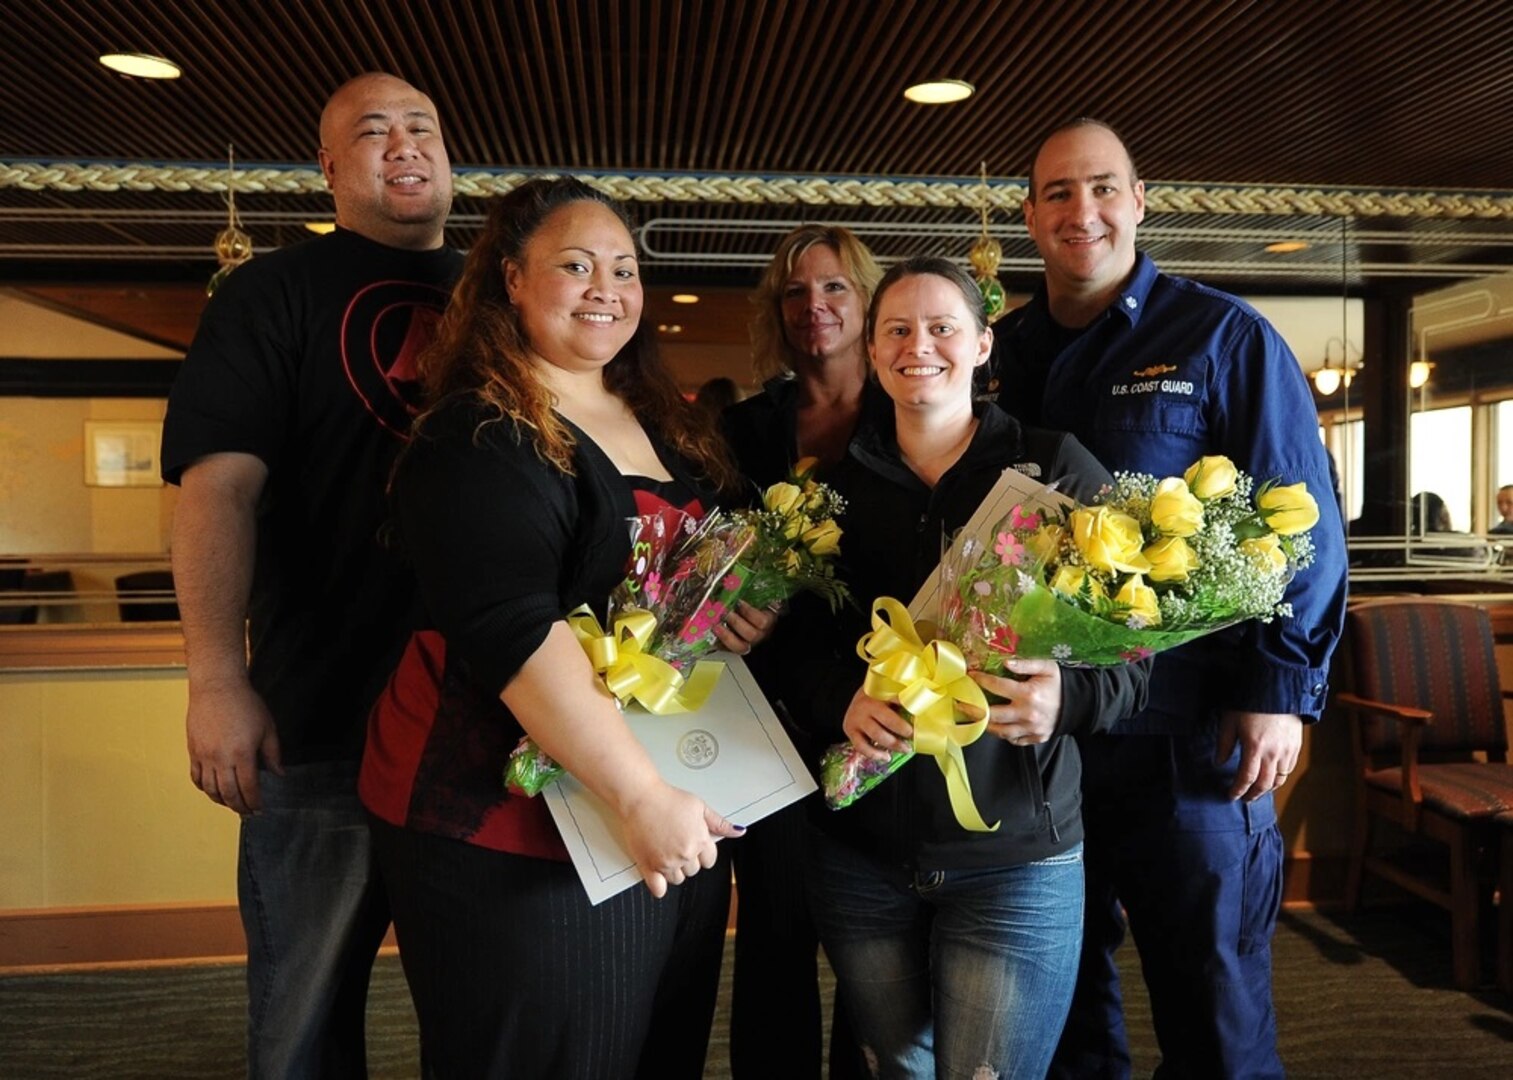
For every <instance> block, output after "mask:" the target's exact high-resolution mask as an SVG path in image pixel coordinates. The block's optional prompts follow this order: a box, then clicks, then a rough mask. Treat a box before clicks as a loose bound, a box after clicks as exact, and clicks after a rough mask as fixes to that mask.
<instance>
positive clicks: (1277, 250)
mask: <svg viewBox="0 0 1513 1080" xmlns="http://www.w3.org/2000/svg"><path fill="white" fill-rule="evenodd" d="M1312 246H1313V245H1311V244H1310V243H1309V242H1308V241H1307V240H1278V241H1277V242H1276V243H1275V244H1267V245H1266V246H1265V247H1264V248H1262V249H1261V250H1262V251H1264V252H1266V253H1267V254H1268V255H1291V254H1292V253H1293V252H1294V251H1307V250H1308V249H1309V248H1310V247H1312Z"/></svg>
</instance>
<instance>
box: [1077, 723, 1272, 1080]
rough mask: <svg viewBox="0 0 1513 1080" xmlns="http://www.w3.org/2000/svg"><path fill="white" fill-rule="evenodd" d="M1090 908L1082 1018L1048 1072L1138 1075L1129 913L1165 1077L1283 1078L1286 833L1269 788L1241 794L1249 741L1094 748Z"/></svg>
mask: <svg viewBox="0 0 1513 1080" xmlns="http://www.w3.org/2000/svg"><path fill="white" fill-rule="evenodd" d="M1082 753H1083V768H1084V771H1083V797H1084V802H1083V809H1082V819H1083V825H1084V827H1085V828H1086V830H1087V839H1086V845H1087V847H1086V852H1085V854H1086V857H1087V882H1088V885H1087V914H1086V919H1087V922H1086V929H1085V933H1084V939H1083V945H1082V948H1083V953H1082V964H1081V972H1080V976H1079V979H1078V983H1077V991H1076V995H1075V997H1074V999H1073V1005H1072V1011H1071V1016H1070V1018H1069V1019H1068V1021H1067V1025H1066V1031H1065V1034H1064V1036H1063V1038H1062V1043H1061V1046H1060V1048H1059V1049H1058V1050H1057V1053H1056V1058H1055V1061H1054V1063H1053V1065H1052V1068H1051V1072H1050V1075H1051V1076H1052V1077H1053V1078H1055V1080H1128V1078H1129V1077H1130V1076H1131V1075H1133V1074H1132V1064H1131V1061H1130V1052H1129V1040H1128V1035H1127V1032H1126V1029H1125V1023H1124V1005H1123V994H1122V989H1121V987H1120V984H1119V968H1118V964H1117V961H1116V956H1115V954H1116V953H1117V951H1118V949H1119V947H1120V945H1121V944H1122V942H1123V941H1124V936H1125V928H1126V922H1127V925H1128V929H1129V931H1130V932H1131V933H1132V934H1133V936H1134V939H1135V944H1136V945H1137V946H1138V948H1139V952H1140V970H1141V973H1142V974H1143V975H1144V977H1145V983H1146V987H1147V988H1148V989H1149V991H1150V1001H1151V1018H1152V1023H1153V1025H1154V1027H1155V1029H1156V1039H1157V1041H1158V1042H1159V1043H1160V1046H1161V1064H1160V1065H1159V1067H1158V1068H1157V1069H1156V1074H1155V1075H1156V1077H1157V1078H1158V1080H1278V1078H1280V1077H1282V1076H1284V1075H1285V1072H1284V1069H1283V1066H1282V1061H1281V1058H1280V1057H1279V1056H1278V1054H1277V1024H1276V1013H1275V1011H1274V1010H1273V1008H1272V1002H1271V939H1272V934H1273V932H1274V931H1275V929H1276V920H1277V911H1278V909H1279V908H1280V906H1281V900H1282V838H1281V834H1280V833H1279V832H1278V831H1277V825H1276V807H1275V803H1274V801H1273V799H1272V797H1271V796H1270V795H1266V796H1263V797H1262V798H1260V799H1257V800H1256V801H1255V802H1253V803H1243V802H1233V801H1231V800H1230V798H1229V795H1228V791H1229V786H1230V784H1231V783H1232V782H1233V780H1234V776H1235V772H1236V770H1237V768H1238V766H1239V760H1240V749H1239V747H1238V746H1237V747H1235V749H1234V751H1233V752H1232V753H1231V754H1230V757H1229V760H1228V761H1226V762H1223V763H1216V762H1215V761H1214V755H1215V740H1214V735H1213V732H1211V731H1203V732H1199V733H1197V734H1193V735H1179V736H1172V735H1129V736H1117V735H1095V736H1092V737H1091V738H1088V739H1086V740H1084V741H1083V743H1082Z"/></svg>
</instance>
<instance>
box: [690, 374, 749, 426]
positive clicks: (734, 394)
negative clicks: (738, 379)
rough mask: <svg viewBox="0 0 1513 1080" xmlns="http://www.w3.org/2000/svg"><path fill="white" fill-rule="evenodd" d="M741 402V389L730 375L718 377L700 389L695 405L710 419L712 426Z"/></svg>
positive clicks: (694, 398)
mask: <svg viewBox="0 0 1513 1080" xmlns="http://www.w3.org/2000/svg"><path fill="white" fill-rule="evenodd" d="M740 400H741V388H740V387H739V386H737V385H736V383H735V380H734V379H732V378H730V377H729V376H728V375H718V376H716V377H715V378H713V379H709V380H708V381H706V382H705V383H704V385H702V386H700V387H699V390H698V393H696V394H694V396H693V403H694V404H695V405H696V406H698V408H699V411H700V412H701V413H703V414H704V415H705V416H706V417H708V419H709V422H710V423H711V424H718V423H719V422H720V415H721V414H722V413H724V411H725V410H726V409H728V408H730V407H731V406H732V405H734V404H735V403H736V402H737V401H740Z"/></svg>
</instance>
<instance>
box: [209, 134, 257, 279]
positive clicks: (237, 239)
mask: <svg viewBox="0 0 1513 1080" xmlns="http://www.w3.org/2000/svg"><path fill="white" fill-rule="evenodd" d="M235 166H236V157H235V151H234V150H233V148H232V147H231V146H230V145H228V146H227V147H226V227H225V228H224V229H222V230H221V231H220V232H219V233H217V234H216V237H215V259H216V262H218V263H220V269H218V270H217V271H216V272H215V273H214V274H212V275H211V276H210V281H209V283H208V284H206V286H205V295H206V296H214V295H215V290H216V289H218V288H220V287H221V283H222V282H223V281H225V280H226V278H227V276H228V275H229V274H230V273H231V271H233V270H235V269H236V268H237V267H238V266H241V265H242V263H244V262H246V261H247V260H248V259H250V258H252V237H251V236H249V235H247V230H246V229H243V228H242V219H241V216H240V215H238V214H237V212H236V189H235V187H234V186H233V181H234V179H235V175H236V171H235Z"/></svg>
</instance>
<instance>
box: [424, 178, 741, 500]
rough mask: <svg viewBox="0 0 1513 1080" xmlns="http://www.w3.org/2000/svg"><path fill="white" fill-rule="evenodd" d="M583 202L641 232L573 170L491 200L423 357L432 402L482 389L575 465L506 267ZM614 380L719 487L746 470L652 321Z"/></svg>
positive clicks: (561, 463) (613, 364)
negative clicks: (686, 390)
mask: <svg viewBox="0 0 1513 1080" xmlns="http://www.w3.org/2000/svg"><path fill="white" fill-rule="evenodd" d="M575 202H596V203H599V204H600V205H601V206H605V207H608V208H609V210H610V211H611V212H612V213H614V215H615V216H616V217H617V218H619V219H620V222H621V224H623V225H624V226H625V229H626V231H627V232H630V233H632V235H634V231H633V229H632V227H631V224H630V221H629V220H628V219H627V217H626V215H625V211H624V209H623V208H622V207H621V205H620V204H619V203H618V202H616V201H615V200H614V199H611V198H610V197H609V196H607V195H605V194H603V193H602V192H600V191H597V190H596V189H594V188H592V187H589V186H588V185H587V184H585V183H583V182H582V181H580V180H574V179H572V178H571V177H564V178H562V179H558V180H532V181H530V182H529V183H526V184H523V185H521V186H520V187H518V188H516V189H515V190H514V191H512V192H510V193H509V194H508V195H506V196H504V197H503V198H501V199H499V200H497V201H496V202H495V203H494V205H493V206H492V207H491V208H490V210H489V216H488V220H487V222H486V223H485V224H484V228H483V234H482V235H481V236H479V238H478V241H477V243H475V244H474V245H473V248H472V250H471V251H469V252H468V257H467V262H466V263H465V264H464V266H463V270H462V277H461V278H459V279H458V281H457V285H456V287H455V288H454V289H453V290H452V298H451V301H450V303H448V305H447V310H446V314H445V315H443V316H442V319H441V324H440V325H439V327H438V328H437V332H436V338H435V340H434V341H433V342H432V343H431V345H430V347H429V348H427V349H426V350H425V352H424V353H422V354H421V357H420V360H419V369H420V377H421V381H422V382H423V384H424V386H425V391H426V400H427V403H428V404H429V405H430V406H432V407H434V406H435V405H436V404H437V403H438V402H440V401H442V400H443V399H444V398H448V397H451V396H453V395H455V394H469V395H472V396H473V397H475V398H476V399H477V400H478V401H479V402H481V403H482V404H483V405H485V406H486V407H488V408H489V409H491V410H492V411H493V412H495V413H496V414H497V421H490V422H498V421H504V420H506V419H508V420H510V421H512V422H514V423H515V424H516V425H517V426H518V427H519V428H520V430H521V431H522V433H528V434H529V437H530V439H531V440H532V442H533V443H534V444H535V448H536V452H537V453H538V454H540V455H541V457H542V459H543V460H545V461H548V462H550V463H551V464H552V465H554V466H556V467H557V468H558V469H560V470H562V471H563V472H565V473H569V474H571V473H572V472H573V463H572V453H573V446H574V443H575V441H576V440H575V439H574V436H573V433H572V431H571V429H569V428H568V426H567V425H566V424H565V423H563V422H562V419H561V418H560V417H559V416H558V415H557V414H556V412H554V411H553V404H554V402H553V397H552V393H551V391H550V390H548V389H547V387H546V386H545V384H544V383H543V382H542V381H541V379H540V378H539V376H538V375H537V374H536V367H535V363H534V362H533V361H532V359H531V357H532V350H531V346H530V342H528V341H527V340H526V338H525V336H524V334H523V333H522V331H521V327H520V318H519V312H518V311H517V310H516V308H515V307H514V305H513V304H511V303H510V299H509V295H508V294H507V293H506V291H505V283H504V269H503V267H504V263H505V260H507V259H508V260H511V261H514V262H517V263H518V262H520V261H522V259H523V256H524V252H525V247H526V244H527V243H529V242H530V239H531V237H532V236H534V235H535V233H536V231H537V230H538V229H539V228H541V225H542V223H543V222H545V221H546V219H547V218H548V217H550V216H551V215H552V214H553V213H554V212H556V211H557V210H559V209H561V208H562V207H564V206H568V205H570V204H572V203H575ZM604 385H605V387H606V388H607V389H608V390H609V391H610V392H611V393H613V394H615V396H617V397H619V398H620V399H621V400H622V401H624V402H625V403H626V405H628V406H629V407H630V409H631V411H632V412H633V413H635V416H636V419H637V420H639V421H640V422H641V425H642V426H643V427H645V428H646V429H647V430H648V431H652V432H655V433H656V434H657V435H658V436H659V437H660V438H661V439H662V440H663V441H664V442H666V443H667V445H668V446H670V447H671V448H672V449H673V450H676V451H677V452H678V453H679V454H681V455H682V456H683V457H685V458H687V459H688V460H690V461H691V462H693V463H694V464H696V465H697V466H698V467H699V468H700V470H701V471H702V472H703V473H704V475H705V476H706V477H707V478H708V479H709V480H710V481H712V482H713V483H714V484H715V485H716V486H718V487H720V488H722V489H730V488H732V487H733V486H734V484H735V482H736V472H735V469H734V467H733V466H732V465H731V464H730V457H729V452H728V450H727V448H726V446H725V443H724V440H723V439H722V438H721V436H720V435H719V433H718V432H717V431H714V430H712V429H711V426H710V425H709V424H707V423H706V422H704V420H703V419H702V418H701V417H700V415H699V414H698V412H697V411H696V410H695V408H694V407H693V405H692V404H691V403H690V402H689V401H687V400H686V399H685V398H684V397H683V394H682V392H681V391H680V390H679V389H678V384H677V382H676V381H674V379H673V377H672V375H671V373H670V372H669V371H668V370H667V367H666V366H665V365H664V364H663V362H662V358H661V355H660V354H659V353H658V351H657V342H656V337H655V334H654V331H652V330H651V329H650V327H649V326H648V325H647V324H646V323H645V322H641V323H639V324H638V325H637V327H636V330H635V333H634V334H632V336H631V339H630V341H628V342H627V343H626V345H625V347H624V348H623V349H621V350H620V352H619V353H618V354H616V356H615V358H614V359H613V360H611V361H610V362H609V363H608V364H607V365H606V366H605V368H604ZM423 419H424V417H422V420H423ZM418 423H419V421H417V424H418Z"/></svg>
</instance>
